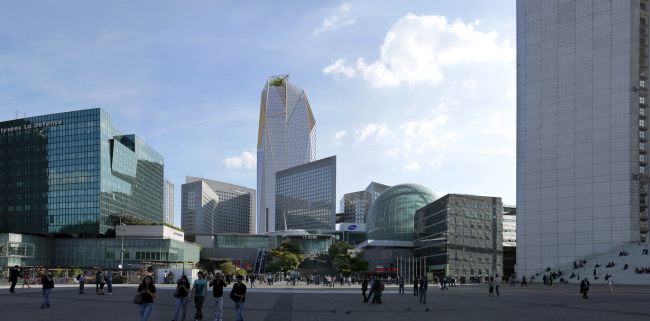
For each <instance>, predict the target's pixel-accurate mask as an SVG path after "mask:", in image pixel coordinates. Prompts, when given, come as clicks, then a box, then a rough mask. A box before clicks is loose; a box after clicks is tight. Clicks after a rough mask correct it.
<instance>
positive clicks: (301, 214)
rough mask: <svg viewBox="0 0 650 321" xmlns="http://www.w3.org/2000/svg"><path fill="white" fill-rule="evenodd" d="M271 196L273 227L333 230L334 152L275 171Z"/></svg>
mask: <svg viewBox="0 0 650 321" xmlns="http://www.w3.org/2000/svg"><path fill="white" fill-rule="evenodd" d="M275 197H276V201H275V213H276V216H275V227H276V229H277V230H294V229H305V230H308V229H329V230H333V229H334V228H335V225H336V156H332V157H328V158H324V159H321V160H317V161H315V162H311V163H307V164H304V165H300V166H296V167H293V168H289V169H286V170H283V171H280V172H277V176H276V195H275Z"/></svg>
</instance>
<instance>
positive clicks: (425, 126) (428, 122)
mask: <svg viewBox="0 0 650 321" xmlns="http://www.w3.org/2000/svg"><path fill="white" fill-rule="evenodd" d="M447 103H448V102H442V103H440V104H439V105H438V107H437V108H434V109H433V110H432V111H431V113H430V114H429V115H427V116H425V117H424V118H421V119H418V120H414V121H409V122H406V123H404V124H402V125H401V126H400V127H399V130H398V132H399V133H400V134H401V136H402V137H403V139H402V141H403V143H404V147H405V148H406V149H407V150H411V149H413V148H414V147H415V149H416V154H421V151H422V149H423V148H424V149H429V148H434V147H437V148H446V147H447V144H448V143H449V142H451V141H454V140H455V139H456V138H458V137H459V135H458V133H457V132H456V131H455V130H454V129H450V128H447V126H446V124H447V120H448V116H447V115H446V114H445V112H444V110H445V109H446V107H447ZM452 103H453V104H457V102H455V101H454V102H452Z"/></svg>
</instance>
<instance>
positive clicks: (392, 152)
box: [386, 148, 399, 156]
mask: <svg viewBox="0 0 650 321" xmlns="http://www.w3.org/2000/svg"><path fill="white" fill-rule="evenodd" d="M397 152H399V148H394V149H389V150H388V151H387V152H386V155H390V156H395V155H397Z"/></svg>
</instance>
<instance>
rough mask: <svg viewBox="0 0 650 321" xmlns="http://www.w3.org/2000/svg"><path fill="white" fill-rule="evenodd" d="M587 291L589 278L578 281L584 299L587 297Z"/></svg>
mask: <svg viewBox="0 0 650 321" xmlns="http://www.w3.org/2000/svg"><path fill="white" fill-rule="evenodd" d="M587 292H589V280H588V279H587V278H584V280H582V282H580V293H582V298H583V299H585V300H587V299H589V297H588V296H587Z"/></svg>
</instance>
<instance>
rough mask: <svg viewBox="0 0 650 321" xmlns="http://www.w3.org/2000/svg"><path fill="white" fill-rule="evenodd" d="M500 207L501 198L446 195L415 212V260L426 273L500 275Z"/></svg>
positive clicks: (501, 236) (501, 253)
mask: <svg viewBox="0 0 650 321" xmlns="http://www.w3.org/2000/svg"><path fill="white" fill-rule="evenodd" d="M502 206H503V204H502V203H501V198H500V197H486V196H475V195H460V194H448V195H445V196H443V197H441V198H439V199H437V200H435V201H434V202H432V203H431V204H428V205H427V206H425V207H423V208H421V209H418V210H417V212H416V214H415V218H414V223H415V242H414V245H415V257H416V258H424V262H425V265H426V268H427V272H433V273H437V274H443V273H444V275H455V276H467V277H469V276H488V275H492V276H496V275H503V271H502V265H503V225H502V224H503V223H502V216H503V213H502Z"/></svg>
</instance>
